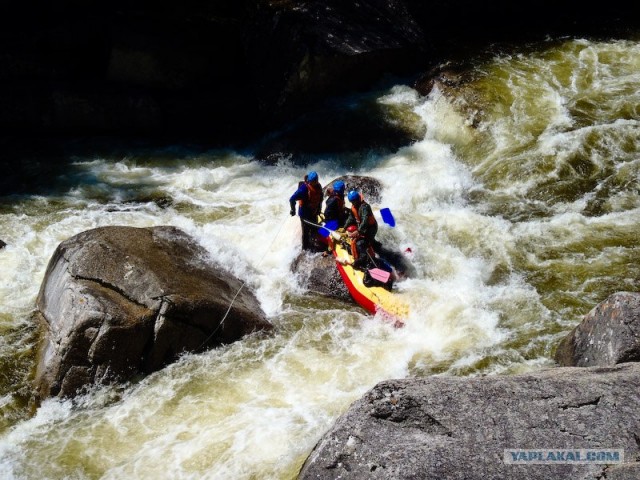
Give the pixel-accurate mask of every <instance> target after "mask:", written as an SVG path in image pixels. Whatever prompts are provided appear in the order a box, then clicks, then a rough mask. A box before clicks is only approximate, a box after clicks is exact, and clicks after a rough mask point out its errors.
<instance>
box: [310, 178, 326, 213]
mask: <svg viewBox="0 0 640 480" xmlns="http://www.w3.org/2000/svg"><path fill="white" fill-rule="evenodd" d="M306 183H307V196H308V198H309V200H308V201H309V207H310V208H311V209H312V210H313V211H314V212H319V211H320V207H321V206H322V199H323V198H324V194H323V193H322V186H321V185H320V183H317V182H316V183H311V182H306Z"/></svg>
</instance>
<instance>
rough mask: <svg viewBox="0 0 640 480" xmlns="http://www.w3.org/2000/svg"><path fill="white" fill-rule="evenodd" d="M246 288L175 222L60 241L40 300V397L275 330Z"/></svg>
mask: <svg viewBox="0 0 640 480" xmlns="http://www.w3.org/2000/svg"><path fill="white" fill-rule="evenodd" d="M243 286H244V284H243V283H241V282H240V281H239V280H238V279H236V278H234V277H232V276H231V275H229V274H228V273H227V272H225V271H223V270H222V269H220V268H218V267H216V266H214V265H212V263H211V261H210V259H208V257H207V252H206V251H205V250H204V249H203V248H202V247H201V246H200V245H198V244H197V242H196V241H195V240H194V239H193V238H191V237H190V236H189V235H187V234H186V233H185V232H183V231H181V230H179V229H177V228H174V227H153V228H134V227H102V228H96V229H93V230H89V231H86V232H83V233H80V234H79V235H76V236H74V237H72V238H70V239H68V240H66V241H64V242H62V243H61V244H60V245H59V246H58V248H57V249H56V251H55V253H54V255H53V257H52V258H51V260H50V262H49V266H48V268H47V272H46V274H45V278H44V280H43V283H42V286H41V288H40V293H39V295H38V299H37V316H38V318H39V319H40V320H41V321H42V323H43V324H44V326H45V334H44V337H43V341H42V343H41V345H40V347H39V351H38V358H39V362H38V366H37V371H36V378H35V386H36V389H37V392H38V396H39V397H40V398H46V397H48V396H62V397H67V396H72V395H74V394H75V393H76V392H77V391H78V390H80V389H81V388H82V387H84V386H89V385H92V384H101V383H107V382H111V381H114V380H126V379H130V378H132V377H134V376H136V375H144V374H148V373H150V372H153V371H156V370H158V369H160V368H162V367H163V366H165V365H167V364H168V363H170V362H173V361H175V360H176V359H177V358H178V356H179V355H181V354H182V353H184V352H197V351H202V350H205V349H208V348H211V347H214V346H216V345H220V344H223V343H229V342H233V341H234V340H237V339H238V338H240V337H242V336H243V335H246V334H248V333H251V332H254V331H257V330H269V329H271V328H272V326H271V324H270V323H269V322H268V321H267V320H266V318H265V316H264V313H263V312H262V310H261V308H260V305H259V303H258V301H257V299H256V298H255V297H254V295H253V294H252V293H251V292H249V291H248V290H247V289H243V288H242V287H243ZM236 295H237V296H236Z"/></svg>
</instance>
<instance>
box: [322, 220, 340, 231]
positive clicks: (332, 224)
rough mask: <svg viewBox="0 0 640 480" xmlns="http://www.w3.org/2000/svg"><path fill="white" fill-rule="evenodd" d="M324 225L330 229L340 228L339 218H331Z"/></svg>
mask: <svg viewBox="0 0 640 480" xmlns="http://www.w3.org/2000/svg"><path fill="white" fill-rule="evenodd" d="M324 226H325V228H327V229H328V230H335V229H336V228H338V221H337V220H329V221H328V222H327V223H325V224H324Z"/></svg>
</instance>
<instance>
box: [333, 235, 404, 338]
mask: <svg viewBox="0 0 640 480" xmlns="http://www.w3.org/2000/svg"><path fill="white" fill-rule="evenodd" d="M331 243H332V245H331V246H332V251H333V255H334V257H335V259H336V265H337V267H338V271H339V272H340V275H341V276H342V280H343V281H344V283H345V285H346V286H347V289H348V290H349V294H350V295H351V297H352V298H353V300H354V301H355V302H356V303H357V304H358V305H360V306H361V307H362V308H364V309H365V310H367V311H368V312H371V313H373V314H380V315H381V316H382V317H383V318H384V319H385V320H388V321H390V322H392V323H393V324H394V325H396V326H402V325H404V320H405V319H406V318H407V317H408V316H409V306H408V305H407V304H406V303H405V302H403V301H402V299H401V298H400V297H399V296H398V294H397V293H394V292H393V291H392V290H391V289H389V287H388V286H387V288H385V286H382V284H381V283H380V282H373V283H375V284H377V285H371V283H372V282H371V281H370V278H367V272H366V270H365V271H363V270H359V269H356V268H353V266H352V265H351V264H352V263H353V256H352V255H351V251H350V245H349V243H348V240H347V239H345V238H344V237H337V236H333V242H331Z"/></svg>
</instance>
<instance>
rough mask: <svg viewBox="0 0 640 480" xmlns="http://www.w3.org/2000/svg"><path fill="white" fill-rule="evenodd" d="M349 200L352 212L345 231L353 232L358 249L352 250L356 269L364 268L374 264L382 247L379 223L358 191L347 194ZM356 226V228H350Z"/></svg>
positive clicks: (353, 239)
mask: <svg viewBox="0 0 640 480" xmlns="http://www.w3.org/2000/svg"><path fill="white" fill-rule="evenodd" d="M347 200H349V202H351V211H350V212H349V217H348V218H347V221H346V222H345V225H344V227H345V229H347V231H350V230H351V234H350V237H351V239H352V242H355V245H356V248H355V249H352V254H353V257H354V262H353V266H354V268H364V267H365V266H366V265H367V264H368V263H369V261H371V262H373V258H374V257H375V252H376V251H378V250H379V249H380V247H381V246H382V245H381V244H380V242H378V241H377V240H376V234H377V233H378V221H377V220H376V218H375V217H374V216H373V210H372V209H371V206H370V205H369V204H368V203H367V202H365V201H364V199H363V198H362V195H361V194H360V192H358V191H357V190H351V191H350V192H349V193H348V194H347ZM350 226H355V228H351V229H350V228H349V227H350Z"/></svg>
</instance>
